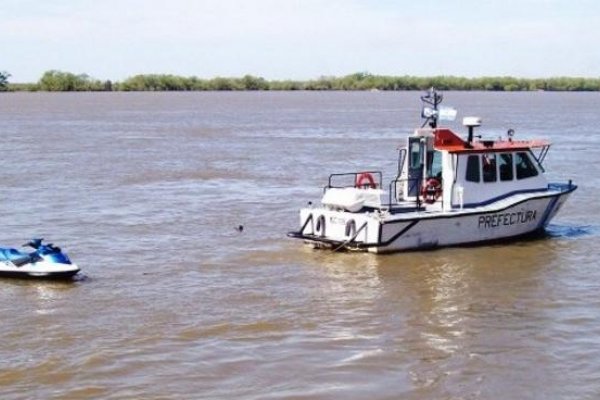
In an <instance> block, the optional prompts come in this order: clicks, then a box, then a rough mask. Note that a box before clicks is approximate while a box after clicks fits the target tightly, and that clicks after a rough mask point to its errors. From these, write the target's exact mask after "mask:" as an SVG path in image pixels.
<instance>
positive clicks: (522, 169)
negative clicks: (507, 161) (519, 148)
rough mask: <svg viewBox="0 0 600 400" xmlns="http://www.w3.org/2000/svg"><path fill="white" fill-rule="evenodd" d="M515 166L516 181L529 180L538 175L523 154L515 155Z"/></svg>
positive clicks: (529, 160) (525, 154)
mask: <svg viewBox="0 0 600 400" xmlns="http://www.w3.org/2000/svg"><path fill="white" fill-rule="evenodd" d="M515 165H516V167H517V179H525V178H530V177H532V176H536V175H537V174H538V170H537V169H536V168H535V165H533V162H531V159H530V158H529V156H528V155H527V153H525V152H521V153H517V154H516V156H515Z"/></svg>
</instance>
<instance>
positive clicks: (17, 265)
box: [0, 239, 79, 279]
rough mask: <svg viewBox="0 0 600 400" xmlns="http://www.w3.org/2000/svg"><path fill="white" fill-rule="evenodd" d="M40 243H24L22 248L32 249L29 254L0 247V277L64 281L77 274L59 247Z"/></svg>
mask: <svg viewBox="0 0 600 400" xmlns="http://www.w3.org/2000/svg"><path fill="white" fill-rule="evenodd" d="M42 241H43V239H33V240H31V241H29V242H28V243H25V244H24V245H23V246H28V247H31V248H33V251H30V252H25V251H19V250H17V249H13V248H5V247H0V276H4V277H14V278H45V279H48V278H52V279H65V278H70V277H72V276H73V275H75V274H77V273H78V272H79V267H78V266H77V265H76V264H73V263H72V262H71V260H70V259H69V257H68V256H67V255H66V254H65V253H63V251H62V250H61V249H60V247H57V246H54V245H53V244H52V243H48V244H45V243H42Z"/></svg>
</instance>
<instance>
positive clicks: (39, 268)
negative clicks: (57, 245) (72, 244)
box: [0, 260, 79, 279]
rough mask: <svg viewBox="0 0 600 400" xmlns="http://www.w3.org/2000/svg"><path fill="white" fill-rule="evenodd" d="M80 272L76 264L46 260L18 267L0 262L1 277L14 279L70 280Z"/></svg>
mask: <svg viewBox="0 0 600 400" xmlns="http://www.w3.org/2000/svg"><path fill="white" fill-rule="evenodd" d="M78 272H79V267H78V266H77V265H76V264H63V263H55V262H48V261H45V260H41V261H37V262H35V263H30V264H26V265H23V266H16V265H14V264H13V263H11V262H10V261H2V262H0V276H3V277H13V278H47V279H63V278H70V277H72V276H74V275H75V274H77V273H78Z"/></svg>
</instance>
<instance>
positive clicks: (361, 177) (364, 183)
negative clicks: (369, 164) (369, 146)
mask: <svg viewBox="0 0 600 400" xmlns="http://www.w3.org/2000/svg"><path fill="white" fill-rule="evenodd" d="M355 186H356V187H357V188H362V187H370V188H371V189H377V184H376V183H375V178H373V174H371V173H369V172H361V173H359V174H357V175H356V183H355Z"/></svg>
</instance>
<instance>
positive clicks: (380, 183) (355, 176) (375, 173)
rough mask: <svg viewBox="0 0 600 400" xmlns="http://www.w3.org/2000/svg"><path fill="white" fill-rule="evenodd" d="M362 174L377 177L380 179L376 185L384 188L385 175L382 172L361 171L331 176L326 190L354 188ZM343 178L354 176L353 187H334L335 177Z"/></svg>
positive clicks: (376, 181)
mask: <svg viewBox="0 0 600 400" xmlns="http://www.w3.org/2000/svg"><path fill="white" fill-rule="evenodd" d="M361 174H371V175H375V176H376V177H377V178H378V179H376V180H375V184H376V185H378V186H379V187H381V186H382V183H383V174H382V173H381V171H359V172H344V173H340V174H331V175H329V181H328V182H327V186H326V188H325V189H331V188H344V187H352V186H354V185H355V184H356V179H357V178H358V176H359V175H361ZM342 176H347V177H350V176H352V177H353V179H352V186H350V185H346V186H334V185H332V180H333V178H335V177H342Z"/></svg>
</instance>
